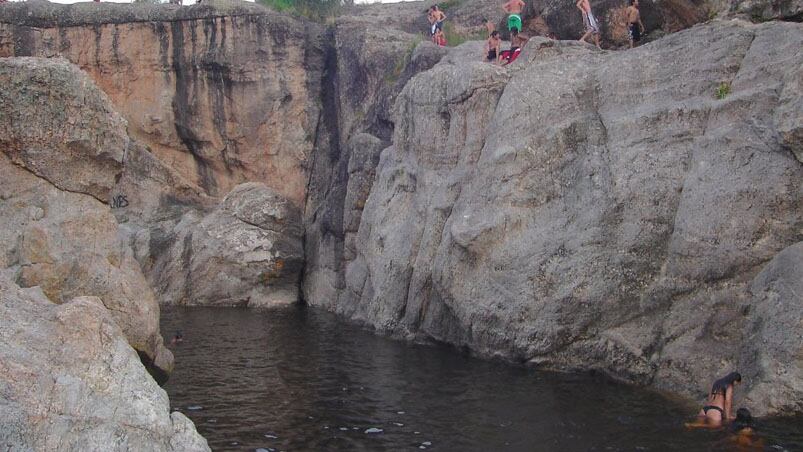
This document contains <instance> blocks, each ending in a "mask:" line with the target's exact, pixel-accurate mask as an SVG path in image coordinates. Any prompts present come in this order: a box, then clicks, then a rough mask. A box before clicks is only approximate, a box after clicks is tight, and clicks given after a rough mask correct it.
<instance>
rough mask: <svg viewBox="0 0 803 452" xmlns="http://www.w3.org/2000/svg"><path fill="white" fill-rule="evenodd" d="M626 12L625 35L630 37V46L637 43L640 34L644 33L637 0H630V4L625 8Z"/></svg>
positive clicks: (639, 39)
mask: <svg viewBox="0 0 803 452" xmlns="http://www.w3.org/2000/svg"><path fill="white" fill-rule="evenodd" d="M625 14H627V35H628V37H629V38H630V48H631V49H632V48H633V47H634V46H636V45H638V42H639V41H641V35H642V34H644V24H643V23H641V14H640V13H639V10H638V0H630V6H628V7H627V9H626V10H625Z"/></svg>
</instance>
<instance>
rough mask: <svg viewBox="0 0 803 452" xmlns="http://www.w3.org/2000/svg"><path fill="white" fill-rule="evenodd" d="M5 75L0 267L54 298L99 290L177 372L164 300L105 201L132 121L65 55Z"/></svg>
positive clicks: (1, 75) (139, 340) (144, 347)
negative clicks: (165, 329) (162, 318)
mask: <svg viewBox="0 0 803 452" xmlns="http://www.w3.org/2000/svg"><path fill="white" fill-rule="evenodd" d="M0 83H2V86H3V89H2V90H0V135H2V138H0V146H2V147H1V148H0V151H2V152H1V153H0V169H2V175H3V177H2V178H0V212H2V216H0V269H8V270H9V271H11V272H12V273H13V278H14V280H15V282H16V283H17V284H19V285H20V286H22V287H33V286H40V287H41V288H42V289H43V290H44V292H45V293H46V294H47V296H48V297H49V298H50V299H51V300H53V301H54V302H58V303H63V302H66V301H69V300H70V299H72V298H74V297H77V296H96V297H99V298H100V299H101V300H102V302H103V304H104V305H105V306H106V307H107V308H108V309H109V310H110V311H111V313H112V315H113V316H114V318H115V320H116V321H117V323H118V324H119V325H120V327H121V328H122V330H123V332H124V333H125V335H126V337H127V338H128V340H129V343H130V344H131V345H132V346H133V347H134V348H135V349H136V350H137V351H139V352H140V353H141V355H142V358H143V361H144V362H146V364H149V365H151V364H152V365H154V367H155V368H156V369H155V370H157V371H158V373H169V372H170V370H171V369H172V362H173V357H172V354H171V353H170V351H168V350H167V349H166V348H165V347H164V345H163V341H162V337H161V335H160V334H159V306H158V304H157V302H156V299H155V298H154V295H153V292H152V291H151V289H150V286H149V285H148V283H147V281H146V280H145V278H144V277H143V275H142V272H141V270H140V268H139V266H138V264H137V262H136V260H135V259H134V258H133V255H132V252H131V249H130V248H129V247H128V246H127V244H126V243H124V241H122V240H121V237H120V236H119V230H118V227H117V222H116V221H115V218H114V216H113V215H112V213H111V211H110V209H109V206H108V205H106V204H105V202H108V201H109V193H110V190H111V187H112V186H113V184H114V183H115V179H116V178H117V177H118V175H119V174H120V171H121V169H122V160H123V156H124V154H125V153H126V152H127V149H128V147H129V144H130V143H129V141H128V137H127V135H126V134H125V122H124V121H123V120H122V118H120V116H119V115H117V114H116V113H115V112H114V111H113V110H112V109H111V106H110V104H109V101H108V99H107V98H106V96H104V95H103V93H102V92H100V91H99V90H98V89H97V88H96V87H95V86H94V84H93V83H92V81H91V80H90V79H89V78H88V77H87V76H86V75H85V74H83V73H82V72H81V71H79V70H78V69H77V68H76V67H75V66H73V65H71V64H69V63H67V62H65V61H63V60H40V59H35V58H14V59H5V60H3V61H0Z"/></svg>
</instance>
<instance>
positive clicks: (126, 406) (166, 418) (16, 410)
mask: <svg viewBox="0 0 803 452" xmlns="http://www.w3.org/2000/svg"><path fill="white" fill-rule="evenodd" d="M0 343H1V344H3V346H2V347H0V425H2V426H3V428H1V429H0V447H2V448H3V449H4V450H108V451H128V450H149V451H208V450H210V449H209V447H208V446H207V444H206V440H204V439H203V438H202V437H201V436H200V435H199V434H198V432H196V431H195V427H194V426H193V424H192V422H191V421H190V420H189V419H187V418H186V417H185V416H184V415H183V414H181V413H178V412H174V413H170V407H169V404H168V400H167V394H166V393H165V392H164V391H163V390H162V389H161V388H159V386H158V385H157V384H156V382H155V381H153V380H152V379H151V378H150V377H149V376H148V373H147V372H146V370H145V368H144V367H143V366H142V364H141V363H140V361H139V358H138V356H137V353H135V351H134V350H133V349H132V348H131V347H130V346H129V345H128V343H127V341H126V336H124V334H123V331H122V330H121V329H120V327H119V326H118V325H117V322H116V321H115V318H114V316H113V313H112V311H109V310H107V309H106V308H105V307H104V306H103V303H102V302H101V300H100V299H99V298H97V297H76V298H74V299H72V300H70V301H67V302H64V303H60V304H54V303H52V302H51V301H50V300H49V299H48V298H47V297H46V296H45V294H44V293H43V292H42V291H41V290H39V289H38V288H30V289H22V288H20V287H19V286H17V285H16V284H14V283H13V282H12V281H11V280H9V279H8V278H7V277H6V276H5V275H3V274H0Z"/></svg>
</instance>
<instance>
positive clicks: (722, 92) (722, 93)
mask: <svg viewBox="0 0 803 452" xmlns="http://www.w3.org/2000/svg"><path fill="white" fill-rule="evenodd" d="M730 93H731V84H730V83H729V82H722V83H720V84H719V86H717V89H716V91H714V97H716V98H717V99H719V100H722V99H724V98H726V97H728V94H730Z"/></svg>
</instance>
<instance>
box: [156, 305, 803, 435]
mask: <svg viewBox="0 0 803 452" xmlns="http://www.w3.org/2000/svg"><path fill="white" fill-rule="evenodd" d="M176 330H181V331H182V332H183V334H184V338H185V340H184V341H183V342H182V343H181V344H178V345H177V346H171V348H172V349H173V352H174V353H175V356H176V370H175V372H174V373H173V375H172V376H171V378H170V380H169V381H168V383H167V385H166V386H165V389H166V390H167V392H168V394H169V395H170V401H171V404H172V406H173V409H177V410H180V411H182V412H183V413H185V414H187V415H188V416H189V417H190V418H191V419H192V420H193V421H194V422H195V425H196V426H197V428H198V431H199V432H200V433H201V434H202V435H203V436H204V437H206V438H207V439H208V440H209V445H210V446H211V447H212V449H213V450H251V451H253V450H256V449H258V448H264V449H266V450H271V449H275V450H285V451H291V450H292V451H309V450H430V449H433V450H450V451H451V450H460V451H472V450H477V451H480V450H481V451H493V450H511V451H607V450H623V451H624V450H627V451H632V450H654V451H664V450H732V449H733V444H732V443H730V442H729V435H728V434H727V432H724V431H688V430H686V429H685V428H684V427H683V423H684V422H685V421H686V420H688V419H689V416H690V415H693V414H694V412H693V411H692V412H690V408H689V407H688V406H686V405H683V404H680V403H678V402H676V401H672V400H670V399H667V398H664V397H662V396H661V395H659V394H657V393H654V392H651V391H646V390H640V389H637V388H633V387H629V386H624V385H620V384H615V383H612V382H608V381H606V380H604V379H601V378H594V377H591V376H587V375H566V374H552V373H544V372H538V371H534V370H532V369H525V368H521V367H515V366H510V365H506V364H504V363H499V362H487V361H482V360H478V359H474V358H471V357H469V356H465V355H464V354H461V353H459V352H458V351H457V350H455V349H454V348H450V347H446V346H423V345H412V344H408V343H404V342H398V341H392V340H389V339H386V338H382V337H378V336H375V335H373V334H371V333H370V332H367V331H365V330H362V329H361V328H359V327H357V326H354V325H350V324H348V323H345V322H343V321H342V320H339V319H337V318H336V317H334V316H333V315H332V314H329V313H326V312H321V311H319V310H316V309H310V308H306V309H304V308H295V307H293V308H287V309H279V310H269V311H257V310H248V309H236V308H163V311H162V331H163V332H164V335H165V336H166V337H170V336H171V335H172V334H173V332H175V331H176ZM738 395H739V394H738V392H737V403H738ZM800 425H801V419H800V418H798V419H792V420H786V421H770V422H765V423H764V424H762V425H761V428H760V430H761V432H762V436H763V437H764V443H765V446H766V448H767V449H768V450H784V449H786V450H803V447H801V445H803V431H801V430H803V429H801V428H800ZM369 429H381V433H366V431H368V432H371V431H372V430H369Z"/></svg>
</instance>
